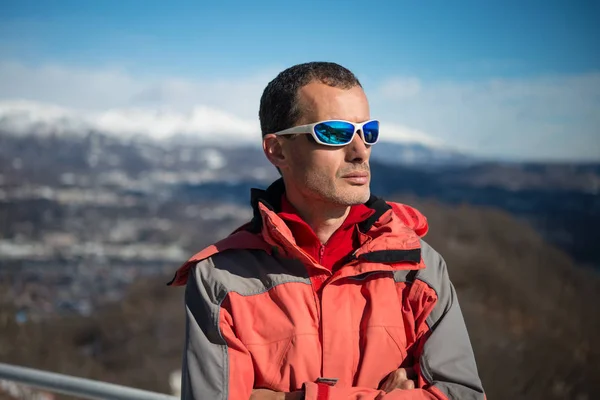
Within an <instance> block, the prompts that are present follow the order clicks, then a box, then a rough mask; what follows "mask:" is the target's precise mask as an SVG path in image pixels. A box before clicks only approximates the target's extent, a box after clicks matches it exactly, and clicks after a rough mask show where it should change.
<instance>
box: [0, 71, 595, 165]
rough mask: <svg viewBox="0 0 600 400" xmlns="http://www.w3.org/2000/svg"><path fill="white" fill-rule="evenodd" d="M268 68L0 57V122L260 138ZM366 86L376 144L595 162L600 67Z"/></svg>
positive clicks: (410, 79) (414, 79)
mask: <svg viewBox="0 0 600 400" xmlns="http://www.w3.org/2000/svg"><path fill="white" fill-rule="evenodd" d="M276 72H277V71H268V72H266V73H264V74H259V75H253V76H246V77H243V78H227V79H225V78H223V79H181V78H177V77H156V76H139V75H134V74H132V73H130V72H127V71H126V70H123V69H120V68H111V67H106V68H100V67H99V68H96V69H85V68H74V67H68V66H61V65H43V66H38V67H31V66H26V65H23V64H21V63H14V62H1V61H0V102H2V106H1V107H0V118H2V115H4V116H6V115H8V113H9V111H10V110H12V111H11V112H12V114H11V115H13V116H14V114H15V112H16V111H18V110H19V109H20V110H21V111H20V112H21V113H22V115H25V114H27V115H28V116H29V117H28V118H33V119H36V118H38V119H42V120H48V119H50V120H52V121H54V122H53V123H58V122H56V121H59V122H60V123H61V124H63V126H64V127H68V126H69V124H71V125H73V126H74V127H78V126H91V127H95V128H98V129H103V130H107V131H109V132H113V133H116V134H131V133H137V132H138V131H139V132H141V133H146V134H149V135H151V136H153V137H167V136H169V135H171V134H173V133H184V134H189V135H197V136H200V137H204V138H208V137H212V136H213V135H214V134H218V135H227V134H235V135H236V137H237V138H243V139H244V140H246V139H247V140H256V141H257V142H258V140H259V139H258V138H259V137H260V134H259V125H258V116H257V114H258V104H259V100H260V95H261V94H262V90H263V89H264V87H265V86H266V84H267V83H268V82H269V80H270V79H272V78H273V77H274V76H275V74H276ZM372 78H373V77H365V79H364V81H368V80H369V79H371V80H372ZM366 89H367V95H368V96H369V100H370V103H371V114H372V116H373V117H374V118H379V119H380V120H381V122H382V140H392V141H403V142H417V143H422V144H426V145H435V146H443V145H447V146H451V147H453V148H457V149H460V150H462V151H468V152H472V153H475V154H479V155H482V156H490V157H505V158H506V157H509V158H530V159H544V158H553V159H561V158H563V159H598V160H600V130H599V129H600V128H599V127H600V73H595V74H583V75H579V76H555V77H533V78H527V79H525V78H523V79H494V80H488V81H473V82H452V81H450V82H431V81H425V80H422V79H419V78H417V77H391V78H390V79H388V80H386V81H384V82H382V83H381V84H380V85H378V86H376V87H373V88H369V87H367V88H366ZM19 104H20V106H19ZM11 107H13V108H11ZM19 107H20V108H19ZM24 109H28V110H29V111H28V112H24V111H23V110H24ZM67 120H68V121H67ZM5 121H6V119H5ZM24 121H25V120H22V121H21V123H25V122H24ZM13 123H17V124H18V121H17V122H14V121H13ZM78 124H79V125H78Z"/></svg>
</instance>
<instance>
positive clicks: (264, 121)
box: [258, 61, 362, 137]
mask: <svg viewBox="0 0 600 400" xmlns="http://www.w3.org/2000/svg"><path fill="white" fill-rule="evenodd" d="M314 81H316V82H321V83H324V84H326V85H329V86H332V87H337V88H342V89H350V88H352V87H354V86H360V87H362V85H361V84H360V82H359V80H358V78H357V77H356V76H355V75H354V74H353V73H352V72H351V71H350V70H348V69H347V68H344V67H342V66H341V65H339V64H336V63H332V62H322V61H319V62H309V63H304V64H298V65H294V66H293V67H290V68H288V69H286V70H284V71H282V72H280V73H279V75H277V77H275V79H273V80H272V81H271V82H269V84H268V85H267V87H266V88H265V90H264V92H263V94H262V97H261V98H260V109H259V111H258V118H259V119H260V129H261V131H262V135H263V137H264V136H265V135H266V134H268V133H274V132H277V131H280V130H283V129H287V128H291V127H292V126H294V124H295V123H296V121H298V119H299V118H300V113H301V110H300V109H299V107H298V104H297V103H298V102H297V95H298V90H299V89H300V88H301V87H303V86H305V85H308V84H309V83H311V82H314Z"/></svg>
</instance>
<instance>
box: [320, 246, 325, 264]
mask: <svg viewBox="0 0 600 400" xmlns="http://www.w3.org/2000/svg"><path fill="white" fill-rule="evenodd" d="M324 254H325V246H324V245H321V248H320V249H319V264H321V265H323V255H324Z"/></svg>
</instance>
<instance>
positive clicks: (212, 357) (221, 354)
mask: <svg viewBox="0 0 600 400" xmlns="http://www.w3.org/2000/svg"><path fill="white" fill-rule="evenodd" d="M198 269H199V266H196V267H195V268H194V269H193V272H192V273H190V275H189V278H188V283H187V286H186V290H185V307H186V340H185V350H184V354H183V366H182V379H181V399H183V400H200V399H223V400H225V399H232V400H237V399H244V400H247V399H249V398H250V395H251V392H252V385H253V382H254V369H253V367H252V359H251V357H250V354H249V352H248V350H247V349H246V348H245V346H244V345H243V344H242V342H241V341H240V340H239V339H238V338H237V337H236V335H235V333H234V330H233V328H232V320H231V315H230V314H229V312H228V311H227V310H226V308H225V307H222V304H221V303H222V302H223V301H224V299H225V297H226V294H227V293H226V291H225V290H224V289H223V288H222V287H220V286H219V285H218V284H217V283H215V282H207V280H206V279H205V278H204V277H203V276H202V274H200V273H198Z"/></svg>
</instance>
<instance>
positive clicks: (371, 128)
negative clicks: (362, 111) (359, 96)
mask: <svg viewBox="0 0 600 400" xmlns="http://www.w3.org/2000/svg"><path fill="white" fill-rule="evenodd" d="M363 134H364V135H365V142H367V143H369V144H373V143H375V142H377V138H379V121H371V122H368V123H366V124H365V125H364V126H363Z"/></svg>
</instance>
